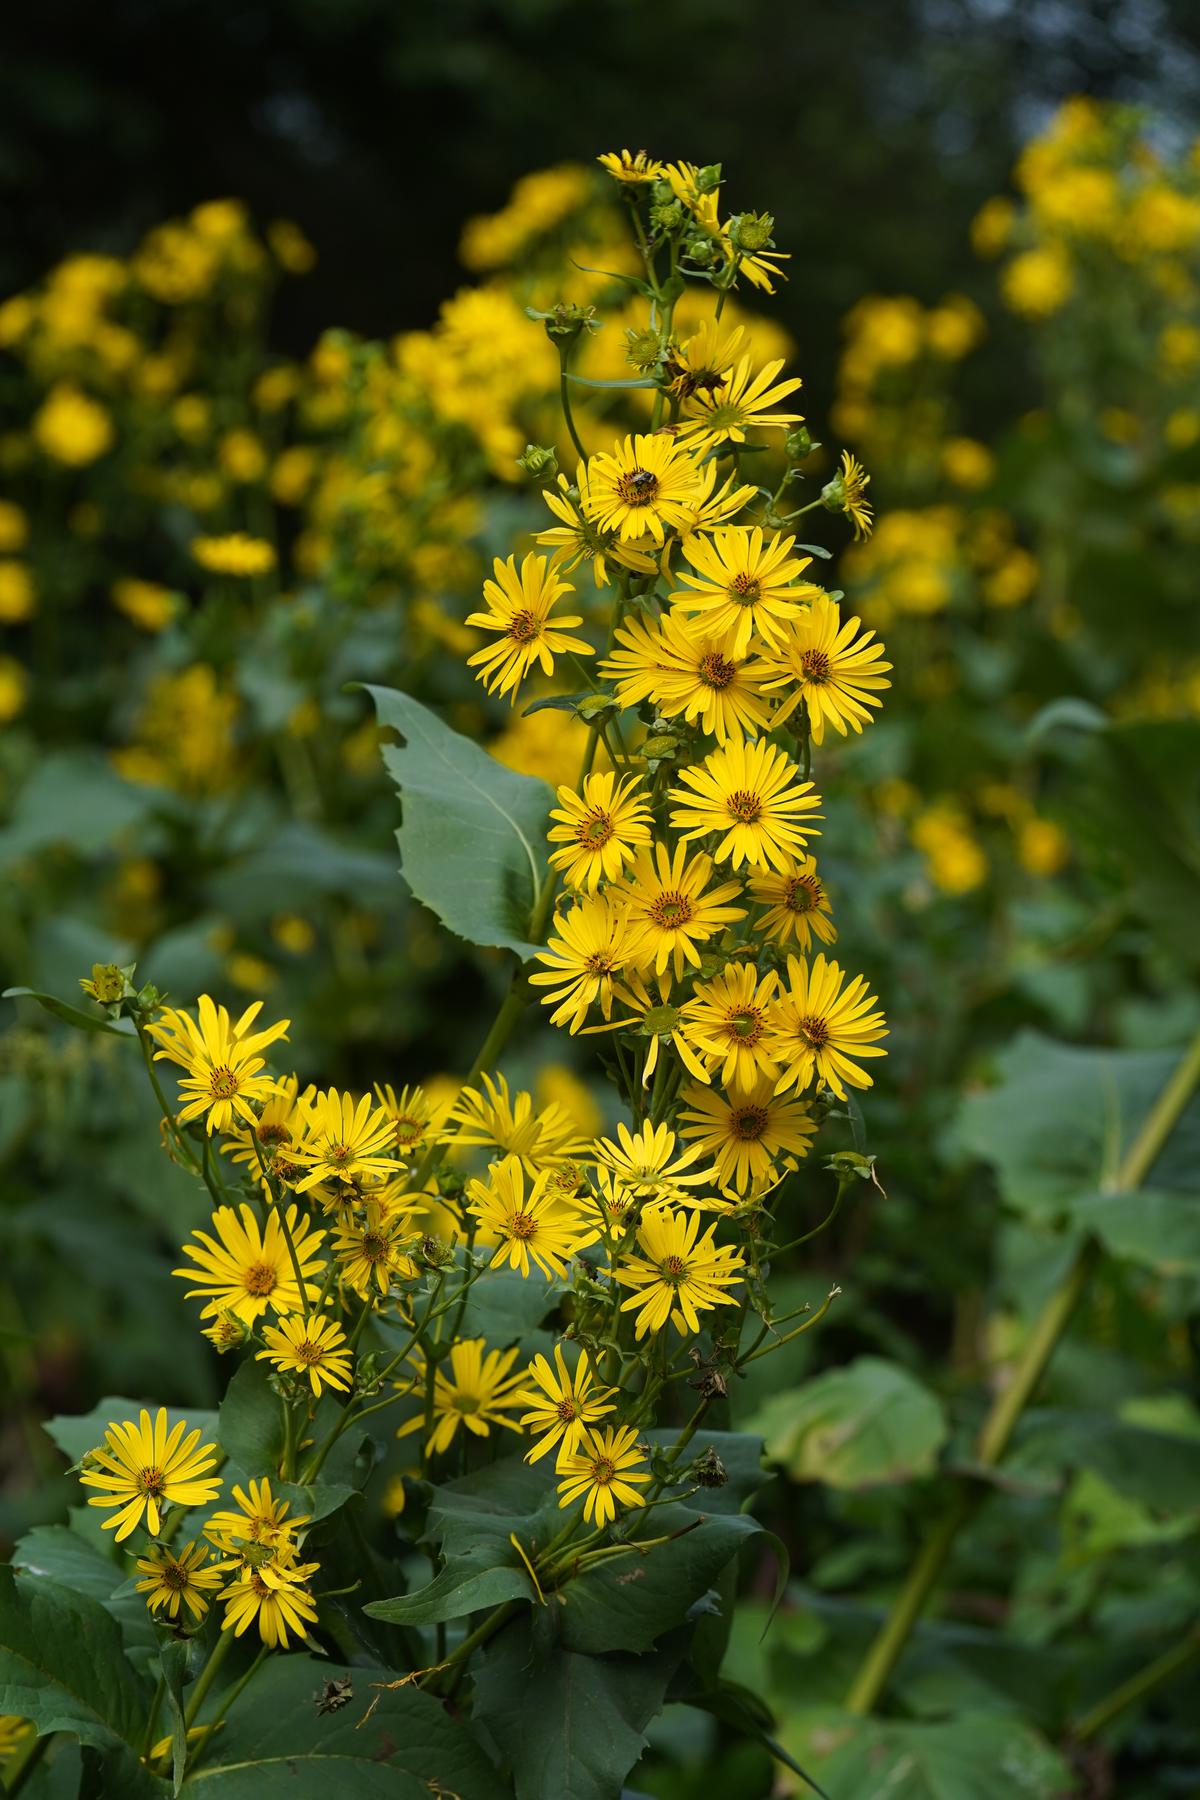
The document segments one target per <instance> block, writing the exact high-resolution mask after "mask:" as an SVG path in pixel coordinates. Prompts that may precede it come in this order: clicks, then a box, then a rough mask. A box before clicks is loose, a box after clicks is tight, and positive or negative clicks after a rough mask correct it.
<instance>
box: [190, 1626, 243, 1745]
mask: <svg viewBox="0 0 1200 1800" xmlns="http://www.w3.org/2000/svg"><path fill="white" fill-rule="evenodd" d="M232 1645H233V1633H232V1631H222V1632H221V1634H220V1636H219V1637H218V1639H217V1641H216V1643H215V1644H214V1645H213V1647H212V1650H211V1651H210V1653H209V1658H208V1661H207V1662H206V1663H205V1665H204V1667H203V1668H202V1669H201V1671H200V1674H199V1676H198V1677H197V1679H196V1685H195V1687H194V1688H193V1689H192V1693H191V1698H190V1699H189V1701H188V1703H187V1710H186V1711H185V1712H184V1715H183V1722H184V1725H185V1726H188V1727H190V1726H192V1725H194V1724H195V1722H196V1714H197V1713H198V1712H199V1711H200V1708H201V1707H202V1706H203V1705H204V1699H205V1695H206V1694H207V1693H208V1690H209V1688H210V1687H211V1686H212V1684H213V1682H214V1681H215V1680H216V1679H217V1676H218V1674H219V1673H220V1669H221V1664H222V1663H223V1662H224V1661H225V1658H226V1657H227V1656H228V1655H229V1652H230V1649H231V1648H232Z"/></svg>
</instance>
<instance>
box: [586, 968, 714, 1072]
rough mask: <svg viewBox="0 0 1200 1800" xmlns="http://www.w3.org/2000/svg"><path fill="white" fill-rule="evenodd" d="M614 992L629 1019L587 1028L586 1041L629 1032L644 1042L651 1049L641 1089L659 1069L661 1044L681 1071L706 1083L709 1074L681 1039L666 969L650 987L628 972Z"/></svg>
mask: <svg viewBox="0 0 1200 1800" xmlns="http://www.w3.org/2000/svg"><path fill="white" fill-rule="evenodd" d="M616 991H617V998H618V1000H619V1001H620V1003H621V1005H622V1006H623V1007H625V1008H627V1009H628V1013H629V1016H628V1017H627V1018H622V1019H614V1020H612V1022H611V1023H610V1024H608V1025H589V1026H587V1027H585V1030H584V1036H585V1037H590V1036H592V1035H593V1034H595V1033H597V1032H601V1031H621V1030H629V1029H632V1030H634V1031H637V1032H638V1033H640V1035H641V1036H642V1037H644V1038H647V1039H648V1040H649V1046H650V1047H649V1049H648V1050H647V1051H646V1061H645V1064H644V1066H643V1068H642V1086H643V1087H649V1085H650V1079H651V1077H652V1076H653V1074H654V1071H655V1069H656V1068H657V1067H658V1053H659V1046H660V1045H662V1044H670V1045H671V1046H672V1048H673V1049H674V1050H675V1051H676V1053H677V1054H678V1056H679V1060H680V1062H681V1063H682V1064H683V1066H684V1068H685V1069H686V1070H687V1071H688V1073H689V1074H690V1075H693V1076H694V1077H695V1079H696V1080H697V1081H707V1080H708V1079H709V1076H708V1070H707V1069H706V1068H705V1066H704V1064H703V1062H702V1061H701V1060H700V1058H699V1057H698V1056H697V1055H696V1053H695V1051H694V1050H692V1049H691V1047H690V1046H689V1044H688V1042H687V1039H686V1038H685V1037H684V1035H683V1031H682V1025H683V1013H682V1011H681V1010H680V1008H679V1007H678V1006H672V1004H671V971H670V970H669V969H667V970H664V971H663V973H662V974H660V975H656V976H655V977H654V985H653V987H651V985H650V983H649V982H648V981H646V980H645V979H644V978H643V976H642V975H641V974H640V972H639V971H638V970H637V969H627V970H625V972H624V973H623V974H622V976H621V978H620V980H619V982H618V983H617V990H616Z"/></svg>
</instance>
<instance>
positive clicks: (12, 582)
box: [0, 557, 37, 625]
mask: <svg viewBox="0 0 1200 1800" xmlns="http://www.w3.org/2000/svg"><path fill="white" fill-rule="evenodd" d="M36 610H37V590H36V589H35V587H34V585H33V576H32V575H31V574H30V572H29V568H28V565H27V564H25V563H23V562H16V561H14V560H13V559H12V558H11V557H4V558H3V559H0V625H20V624H23V623H24V621H25V620H26V619H29V618H32V617H33V614H34V612H35V611H36Z"/></svg>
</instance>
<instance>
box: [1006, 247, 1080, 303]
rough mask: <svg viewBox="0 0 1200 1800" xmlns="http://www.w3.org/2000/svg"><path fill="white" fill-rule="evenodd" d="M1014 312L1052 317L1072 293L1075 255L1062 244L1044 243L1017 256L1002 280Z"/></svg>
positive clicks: (1007, 298) (1007, 299)
mask: <svg viewBox="0 0 1200 1800" xmlns="http://www.w3.org/2000/svg"><path fill="white" fill-rule="evenodd" d="M1000 286H1001V290H1002V292H1003V294H1004V298H1005V300H1006V301H1007V302H1008V304H1009V306H1010V307H1011V308H1012V310H1013V312H1016V313H1020V314H1021V315H1022V317H1024V318H1027V319H1048V318H1049V317H1050V315H1051V314H1052V313H1056V312H1058V311H1059V310H1060V309H1061V308H1062V307H1063V306H1065V305H1066V303H1067V301H1068V300H1069V299H1070V297H1071V292H1072V290H1073V288H1074V286H1075V277H1074V274H1073V273H1072V269H1071V259H1070V257H1069V256H1068V255H1067V252H1066V251H1065V250H1064V249H1063V248H1062V246H1061V245H1060V244H1043V245H1041V246H1039V247H1038V248H1037V249H1036V250H1023V251H1022V252H1021V254H1020V256H1014V258H1013V260H1012V261H1011V262H1010V263H1009V265H1008V267H1007V268H1006V269H1005V271H1004V274H1003V276H1002V278H1001V282H1000Z"/></svg>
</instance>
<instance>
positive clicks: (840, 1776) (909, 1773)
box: [780, 1712, 1077, 1800]
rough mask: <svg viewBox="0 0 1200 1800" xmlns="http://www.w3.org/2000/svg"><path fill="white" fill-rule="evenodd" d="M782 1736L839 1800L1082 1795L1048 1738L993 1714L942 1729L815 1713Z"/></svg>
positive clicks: (1035, 1799)
mask: <svg viewBox="0 0 1200 1800" xmlns="http://www.w3.org/2000/svg"><path fill="white" fill-rule="evenodd" d="M780 1736H781V1737H782V1738H783V1741H784V1743H785V1745H786V1746H787V1747H788V1749H789V1750H792V1751H794V1752H795V1754H796V1755H797V1756H798V1757H799V1759H800V1761H801V1762H802V1763H803V1764H804V1765H805V1766H806V1767H808V1768H811V1769H812V1771H813V1774H814V1775H815V1776H816V1777H817V1779H819V1780H820V1782H821V1784H822V1786H824V1787H825V1788H827V1789H828V1790H829V1792H830V1794H832V1795H834V1796H836V1800H868V1796H872V1797H873V1796H876V1795H884V1794H886V1795H887V1800H1015V1796H1017V1795H1019V1796H1020V1800H1064V1796H1066V1795H1069V1794H1071V1793H1074V1792H1076V1791H1077V1789H1076V1785H1075V1782H1074V1779H1073V1777H1072V1774H1071V1771H1070V1769H1069V1767H1068V1766H1067V1764H1066V1762H1065V1761H1064V1760H1063V1758H1062V1757H1061V1756H1060V1755H1059V1754H1058V1752H1057V1751H1056V1750H1053V1749H1051V1747H1050V1745H1049V1744H1048V1743H1046V1741H1045V1739H1044V1738H1042V1737H1039V1735H1038V1734H1037V1732H1035V1731H1032V1730H1030V1729H1029V1727H1028V1726H1025V1725H1022V1724H1021V1723H1020V1722H1019V1721H1017V1720H1014V1719H1007V1718H1002V1717H999V1716H997V1715H996V1714H994V1713H983V1712H980V1713H974V1714H971V1713H967V1714H961V1715H960V1716H959V1717H957V1718H955V1719H953V1720H951V1721H948V1722H946V1723H938V1724H907V1723H903V1722H893V1721H890V1720H879V1719H860V1718H854V1717H851V1715H849V1714H848V1713H841V1714H833V1715H830V1714H828V1713H823V1714H819V1715H813V1714H810V1715H808V1716H807V1717H806V1718H804V1719H803V1720H801V1721H797V1722H795V1723H793V1724H792V1725H790V1726H789V1727H788V1728H787V1729H785V1730H784V1731H782V1732H781V1733H780Z"/></svg>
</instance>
